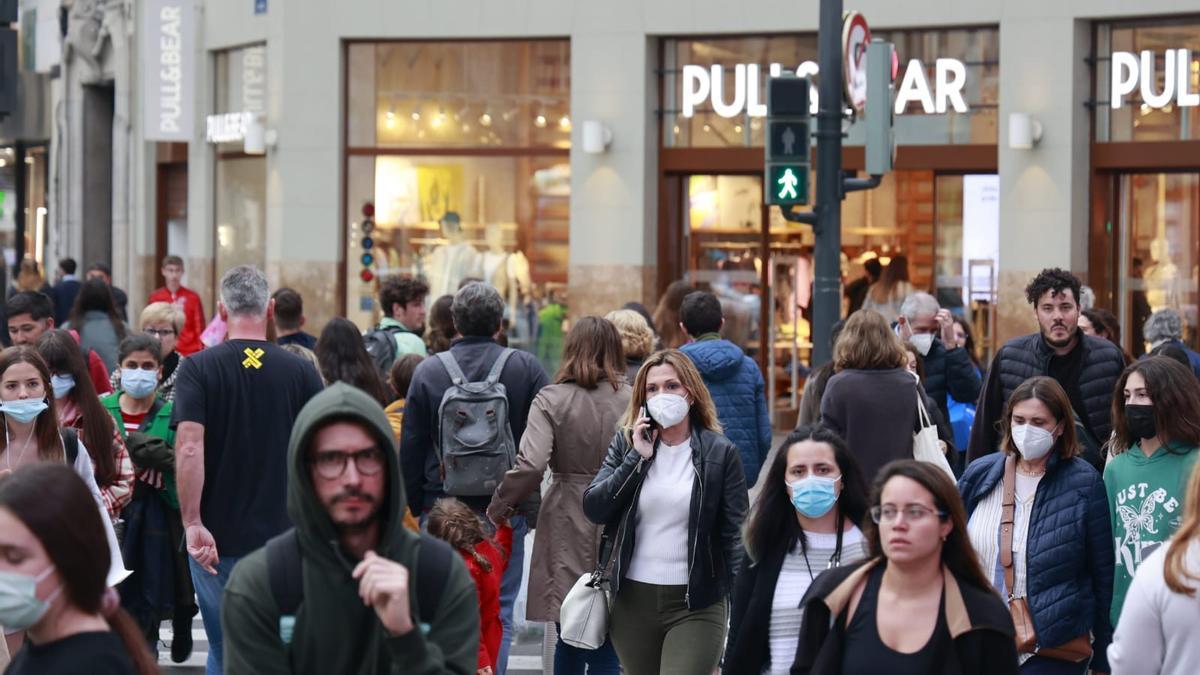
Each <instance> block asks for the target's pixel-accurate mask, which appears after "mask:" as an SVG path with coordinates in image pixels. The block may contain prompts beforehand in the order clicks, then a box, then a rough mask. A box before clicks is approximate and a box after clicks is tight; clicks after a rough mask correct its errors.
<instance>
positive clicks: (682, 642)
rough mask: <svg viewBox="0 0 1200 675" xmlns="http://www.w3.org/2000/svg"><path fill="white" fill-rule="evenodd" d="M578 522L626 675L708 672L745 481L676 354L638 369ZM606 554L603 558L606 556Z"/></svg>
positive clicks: (691, 373)
mask: <svg viewBox="0 0 1200 675" xmlns="http://www.w3.org/2000/svg"><path fill="white" fill-rule="evenodd" d="M621 424H622V428H621V429H619V430H618V431H617V433H616V435H615V436H614V437H613V439H612V442H611V443H610V444H609V447H608V455H607V457H605V459H604V464H603V465H602V466H601V467H600V472H599V473H598V474H596V477H595V478H594V479H593V480H592V483H591V485H589V486H588V488H587V490H585V491H584V494H583V511H584V513H585V514H586V515H587V517H588V519H590V520H591V521H592V522H594V523H597V524H600V525H603V526H604V535H603V539H602V543H601V554H600V560H601V562H602V563H606V562H608V561H610V560H611V562H612V571H611V575H610V578H611V587H612V593H611V596H612V621H611V623H610V626H611V631H610V638H611V639H612V643H613V647H615V648H616V651H617V656H619V657H620V660H621V666H622V667H623V669H624V671H625V672H626V673H628V674H629V675H649V674H651V673H663V672H673V673H710V672H712V671H713V669H714V668H716V667H717V664H718V663H719V662H720V660H721V652H722V650H723V645H724V644H725V629H726V616H727V608H728V604H729V603H728V598H729V594H730V591H731V589H732V584H733V579H734V577H736V576H737V571H738V567H739V565H740V563H741V559H742V546H741V526H742V521H743V520H744V519H745V516H746V509H747V493H746V477H745V474H744V473H743V472H742V462H741V458H740V456H739V453H738V449H737V447H736V446H734V445H733V443H732V442H730V441H729V439H727V438H726V437H725V436H724V435H723V434H722V432H721V425H720V423H719V422H718V421H717V411H716V406H715V405H714V404H713V401H712V396H710V395H709V392H708V389H707V388H706V387H705V386H704V381H703V379H701V377H700V373H699V371H697V370H696V367H695V366H694V365H693V364H692V361H691V359H689V358H688V357H687V356H686V355H685V354H683V353H682V352H679V351H677V350H674V349H668V350H664V351H660V352H658V353H656V354H654V355H652V356H651V357H650V358H649V359H647V360H646V362H645V363H644V364H642V369H641V370H640V371H638V375H637V378H636V379H635V380H634V383H633V395H632V398H631V399H630V402H629V407H628V409H626V411H625V416H624V419H623V420H622V423H621ZM610 552H611V556H610V555H609V554H610Z"/></svg>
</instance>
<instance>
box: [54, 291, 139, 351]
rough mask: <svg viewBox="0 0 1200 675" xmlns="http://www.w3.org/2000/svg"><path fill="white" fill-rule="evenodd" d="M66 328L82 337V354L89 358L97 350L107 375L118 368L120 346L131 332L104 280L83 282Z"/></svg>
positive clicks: (80, 343)
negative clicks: (90, 352)
mask: <svg viewBox="0 0 1200 675" xmlns="http://www.w3.org/2000/svg"><path fill="white" fill-rule="evenodd" d="M63 328H68V329H70V330H73V331H75V332H76V333H79V346H80V347H81V348H82V349H83V353H85V354H86V353H87V351H88V350H89V349H91V350H95V352H96V353H97V354H98V355H100V359H101V360H102V361H104V367H105V368H107V369H108V372H112V370H113V369H114V368H116V367H117V345H119V344H120V343H121V340H123V339H125V334H126V333H128V332H129V328H128V327H127V326H126V325H125V322H124V321H121V315H120V314H118V313H117V306H116V303H115V302H114V301H113V297H112V291H111V290H109V288H108V284H106V283H104V280H103V279H88V280H87V281H84V282H83V285H82V286H80V287H79V295H77V296H75V306H74V307H72V308H71V314H70V316H69V318H68V320H67V323H65V324H63Z"/></svg>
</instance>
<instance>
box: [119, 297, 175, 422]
mask: <svg viewBox="0 0 1200 675" xmlns="http://www.w3.org/2000/svg"><path fill="white" fill-rule="evenodd" d="M140 319H141V326H142V333H143V334H145V335H149V336H150V337H152V338H157V339H158V343H159V345H161V346H162V380H161V381H160V382H159V384H158V397H159V398H161V399H162V400H163V401H166V402H167V403H170V402H171V401H174V400H175V376H176V375H177V374H178V373H179V364H181V363H183V359H184V358H185V357H184V356H183V355H181V354H180V353H179V352H177V351H175V343H176V342H177V341H178V340H179V331H181V330H183V322H184V316H183V310H181V309H179V308H178V307H176V306H175V305H172V304H171V303H169V302H152V303H150V304H149V305H146V309H143V310H142V316H141V317H140ZM109 382H110V383H111V385H112V390H113V391H119V390H120V388H121V369H120V368H117V369H116V370H114V371H113V372H112V377H110V378H109Z"/></svg>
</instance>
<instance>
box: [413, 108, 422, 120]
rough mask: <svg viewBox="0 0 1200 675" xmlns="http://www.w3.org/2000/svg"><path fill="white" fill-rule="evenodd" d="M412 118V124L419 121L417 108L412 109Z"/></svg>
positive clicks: (419, 116)
mask: <svg viewBox="0 0 1200 675" xmlns="http://www.w3.org/2000/svg"><path fill="white" fill-rule="evenodd" d="M412 118H413V121H414V122H419V121H421V110H420V109H419V108H413V111H412Z"/></svg>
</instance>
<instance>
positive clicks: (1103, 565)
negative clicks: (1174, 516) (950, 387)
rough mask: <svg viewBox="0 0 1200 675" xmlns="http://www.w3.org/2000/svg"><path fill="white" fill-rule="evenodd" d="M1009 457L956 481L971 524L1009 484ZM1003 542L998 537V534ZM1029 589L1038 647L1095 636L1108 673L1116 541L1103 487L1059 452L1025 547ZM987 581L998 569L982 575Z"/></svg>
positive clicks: (1040, 491)
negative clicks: (1003, 484)
mask: <svg viewBox="0 0 1200 675" xmlns="http://www.w3.org/2000/svg"><path fill="white" fill-rule="evenodd" d="M1004 457H1005V455H1004V454H1003V453H994V454H991V455H988V456H986V457H982V458H980V459H977V460H975V461H974V462H971V465H970V466H968V467H967V471H966V473H964V474H963V477H962V478H961V479H960V480H959V481H958V490H959V492H961V493H962V498H963V503H964V504H965V505H966V507H967V518H968V519H969V518H970V517H971V513H973V512H974V511H975V507H976V506H977V505H978V504H979V502H980V501H982V500H983V499H984V498H985V497H987V496H988V495H989V494H991V492H992V490H995V489H998V488H999V487H1000V483H1001V482H1002V480H1003V478H1004ZM997 536H999V535H998V534H997ZM1025 550H1026V555H1025V560H1026V565H1027V571H1026V576H1025V578H1026V587H1027V590H1028V598H1029V599H1028V602H1029V610H1030V612H1031V613H1032V614H1033V627H1034V629H1035V630H1036V631H1037V636H1038V643H1039V644H1040V645H1042V646H1050V647H1053V646H1058V645H1061V644H1063V643H1066V642H1069V641H1070V640H1072V639H1074V638H1076V637H1078V636H1079V635H1083V634H1084V633H1087V632H1088V631H1091V632H1092V633H1093V635H1094V639H1093V642H1092V651H1093V652H1094V655H1093V656H1092V665H1091V669H1092V670H1093V671H1099V672H1108V670H1109V668H1108V656H1107V651H1108V644H1109V642H1111V641H1112V632H1113V630H1112V624H1111V623H1110V622H1109V616H1108V615H1109V606H1110V605H1111V604H1112V591H1113V556H1114V554H1113V538H1112V523H1111V521H1110V520H1109V514H1108V499H1107V498H1106V497H1105V492H1104V481H1103V480H1102V479H1101V478H1100V474H1099V473H1098V472H1097V471H1096V469H1095V468H1093V467H1092V465H1091V464H1088V463H1087V462H1086V461H1084V460H1082V459H1080V458H1078V457H1075V458H1072V459H1069V460H1061V459H1060V458H1059V456H1058V454H1057V453H1056V454H1055V455H1054V456H1053V457H1051V458H1050V461H1049V462H1048V463H1047V465H1046V475H1045V476H1044V477H1043V478H1042V480H1041V482H1040V483H1039V484H1038V487H1037V495H1036V496H1035V497H1034V499H1033V513H1032V515H1031V516H1030V524H1029V538H1028V541H1027V546H1026V549H1025ZM984 572H985V573H986V574H987V576H988V578H992V577H994V576H995V574H994V571H993V570H984Z"/></svg>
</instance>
